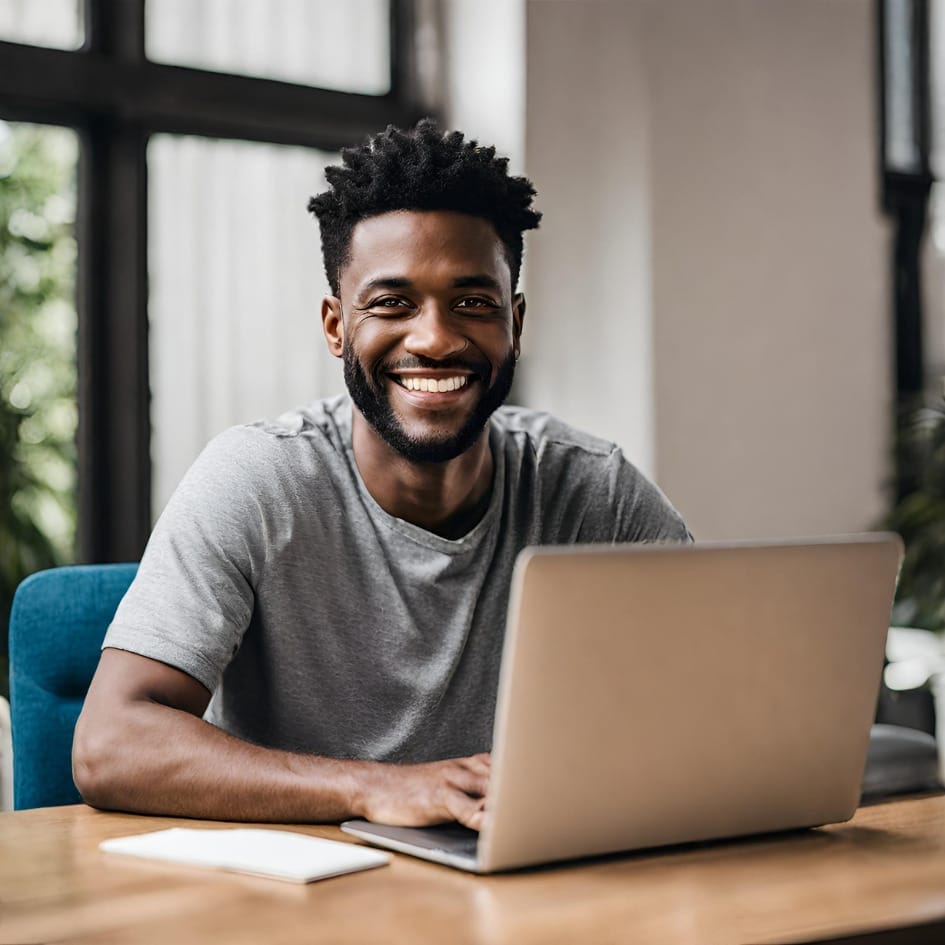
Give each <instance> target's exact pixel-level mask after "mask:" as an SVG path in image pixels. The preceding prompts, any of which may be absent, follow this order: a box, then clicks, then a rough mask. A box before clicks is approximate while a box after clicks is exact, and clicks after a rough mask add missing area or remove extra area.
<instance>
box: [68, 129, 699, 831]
mask: <svg viewBox="0 0 945 945" xmlns="http://www.w3.org/2000/svg"><path fill="white" fill-rule="evenodd" d="M343 159H344V163H343V165H342V166H339V167H334V168H329V169H328V172H327V177H328V181H329V183H330V185H331V189H330V190H329V191H328V192H327V193H324V194H321V195H320V196H318V197H316V198H313V200H312V201H311V203H310V209H311V210H313V212H314V213H315V214H316V215H317V217H318V220H319V223H320V226H321V232H322V245H323V252H324V257H325V267H326V271H327V275H328V280H329V283H330V286H331V292H332V294H331V295H330V296H328V297H327V298H326V299H325V300H324V301H323V303H322V322H323V327H324V333H325V337H326V339H327V343H328V346H329V349H330V350H331V352H332V353H333V354H334V355H335V356H336V357H339V358H341V359H342V360H343V363H344V376H345V382H346V384H347V388H348V392H349V394H350V401H349V400H348V399H347V398H336V399H333V400H328V401H324V402H319V403H315V404H312V405H310V406H309V407H307V408H305V409H303V410H299V411H296V412H293V413H290V414H286V415H284V416H283V417H281V418H280V419H279V420H277V421H275V422H271V423H257V424H252V425H249V426H243V427H237V428H234V429H232V430H229V431H227V432H226V433H224V434H222V435H221V436H220V437H218V438H216V439H215V440H214V441H213V442H212V443H211V444H210V445H209V446H208V448H207V449H206V450H205V451H204V453H203V454H202V455H201V457H200V458H199V459H198V460H197V462H196V463H195V464H194V466H193V468H192V469H191V470H190V472H189V473H188V474H187V476H186V477H185V479H184V481H183V482H182V484H181V485H180V487H179V489H178V491H177V492H176V494H175V495H174V497H173V498H172V500H171V502H170V503H169V504H168V507H167V509H166V510H165V512H164V514H163V515H162V516H161V519H160V521H159V522H158V524H157V525H156V527H155V530H154V534H153V536H152V538H151V541H150V543H149V545H148V548H147V551H146V552H145V555H144V557H143V559H142V562H141V568H140V571H139V575H138V577H137V579H136V581H135V582H134V584H133V586H132V587H131V589H130V590H129V592H128V595H127V596H126V598H125V600H124V601H123V602H122V604H121V606H120V608H119V610H118V613H117V614H116V616H115V620H114V622H113V624H112V626H111V627H110V629H109V632H108V635H107V637H106V639H105V644H104V649H103V653H102V658H101V663H100V666H99V669H98V672H97V673H96V676H95V679H94V681H93V683H92V686H91V689H90V691H89V694H88V698H87V700H86V703H85V708H84V710H83V713H82V716H81V718H80V720H79V724H78V726H77V729H76V738H75V746H74V759H73V760H74V772H75V778H76V783H77V785H78V786H79V789H80V791H81V792H82V794H83V796H84V797H85V799H86V800H87V801H88V802H89V803H91V804H94V805H96V806H100V807H106V808H121V809H126V810H136V811H143V812H153V813H164V814H180V815H188V816H194V817H216V818H223V819H227V820H242V819H245V820H254V821H264V820H274V821H331V820H338V819H342V818H345V817H349V816H361V817H367V818H368V819H371V820H375V821H380V822H386V823H391V824H402V825H424V824H431V823H437V822H442V821H447V820H457V821H460V822H461V823H464V824H466V825H468V826H470V827H473V828H475V829H478V827H479V825H480V822H481V818H482V811H483V805H484V803H485V798H486V791H487V785H488V779H489V754H488V752H489V750H490V747H491V736H492V720H493V712H494V708H495V699H496V687H497V681H498V670H499V657H500V652H501V642H502V635H503V631H504V624H505V614H506V607H507V602H508V594H509V584H510V579H511V572H512V566H513V563H514V561H515V557H516V555H517V554H518V552H519V551H520V550H521V549H522V548H524V547H525V546H526V545H534V544H568V543H575V542H614V541H653V540H687V539H688V533H687V531H686V528H685V526H684V525H683V523H682V521H681V519H680V518H679V516H678V515H677V514H676V512H675V511H674V510H673V509H672V507H671V506H670V505H669V503H668V502H667V501H666V500H665V498H664V497H663V496H662V494H661V493H660V492H659V490H658V489H657V488H656V487H655V486H653V485H652V484H650V483H649V482H648V481H647V480H646V479H645V478H644V477H643V476H642V475H641V474H640V473H638V472H637V471H636V470H635V469H634V468H633V467H632V466H631V465H630V464H629V463H627V461H626V460H625V459H624V458H623V456H622V454H621V452H620V450H619V449H617V448H616V447H615V446H613V445H612V444H610V443H605V442H603V441H601V440H598V439H595V438H593V437H590V436H587V435H585V434H582V433H579V432H578V431H576V430H573V429H571V428H570V427H568V426H566V425H564V424H562V423H560V422H558V421H556V420H554V419H553V418H551V417H548V416H547V415H543V414H539V413H536V412H533V411H528V410H521V409H512V408H502V407H500V405H501V404H502V402H503V401H504V400H505V398H506V395H507V394H508V392H509V389H510V387H511V384H512V378H513V375H514V372H515V362H516V360H517V359H518V355H519V347H520V339H521V333H522V325H523V321H524V317H525V300H524V298H523V297H522V295H521V294H516V293H515V288H516V283H517V279H518V274H519V268H520V265H521V259H522V242H523V240H522V233H523V231H524V230H526V229H532V228H534V227H536V226H537V225H538V221H539V218H540V217H539V214H538V213H537V212H535V211H534V210H533V209H531V202H532V197H533V195H534V189H533V188H532V186H531V184H530V183H529V182H528V181H527V180H525V179H524V178H521V177H509V176H508V173H507V161H506V160H505V159H500V158H496V156H495V150H494V149H493V148H481V147H478V146H477V145H476V143H475V142H474V141H466V140H464V138H463V136H462V134H460V133H458V132H453V133H451V134H446V135H444V134H442V133H441V132H440V131H438V130H437V128H436V126H435V124H433V123H432V122H429V121H424V122H421V123H420V124H419V125H418V126H417V127H416V128H414V129H412V130H410V131H407V132H403V131H399V130H397V129H393V128H389V129H388V130H387V131H386V132H384V133H383V134H379V135H376V136H374V137H373V138H372V139H370V140H369V141H368V142H366V143H365V144H364V145H363V146H361V147H358V148H354V149H351V150H348V151H346V152H345V153H344V155H343ZM575 324H576V325H578V324H579V316H576V318H575Z"/></svg>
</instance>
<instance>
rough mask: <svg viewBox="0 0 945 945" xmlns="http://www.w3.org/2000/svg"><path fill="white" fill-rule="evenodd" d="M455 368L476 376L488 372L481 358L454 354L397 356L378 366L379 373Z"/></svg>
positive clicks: (479, 376) (481, 376)
mask: <svg viewBox="0 0 945 945" xmlns="http://www.w3.org/2000/svg"><path fill="white" fill-rule="evenodd" d="M450 368H455V369H457V370H460V371H470V372H471V373H473V374H475V375H476V376H477V377H478V378H480V379H481V378H483V377H484V376H486V375H487V374H488V373H489V370H488V365H487V364H486V363H485V361H483V360H470V359H468V358H459V357H456V356H455V355H454V356H453V357H449V358H443V359H442V360H439V361H438V360H436V359H434V358H425V357H423V356H422V355H413V356H411V357H406V358H398V359H397V360H396V361H388V362H386V363H384V364H382V365H380V366H379V367H378V373H379V374H399V373H400V372H401V371H422V370H424V369H431V370H440V371H442V370H444V369H446V370H449V369H450Z"/></svg>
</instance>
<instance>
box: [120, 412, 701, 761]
mask: <svg viewBox="0 0 945 945" xmlns="http://www.w3.org/2000/svg"><path fill="white" fill-rule="evenodd" d="M489 436H490V443H491V447H492V452H493V456H494V459H495V473H494V478H493V488H492V494H491V499H490V502H489V506H488V509H487V511H486V512H485V514H484V516H483V518H482V519H481V521H480V522H479V523H478V524H477V525H476V526H475V527H474V528H473V529H472V530H471V531H470V532H469V533H468V534H466V535H465V536H464V537H462V538H459V539H457V540H455V541H454V540H449V539H446V538H441V537H439V536H438V535H435V534H432V533H431V532H428V531H426V530H424V529H422V528H419V527H417V526H415V525H412V524H410V523H409V522H406V521H403V520H402V519H398V518H395V517H393V516H392V515H389V514H388V513H387V512H385V511H384V510H383V509H382V508H381V507H380V506H379V505H378V504H377V503H376V502H375V501H374V499H373V498H372V497H371V495H370V493H369V492H368V490H367V488H366V487H365V485H364V483H363V481H362V480H361V477H360V475H359V473H358V471H357V467H356V465H355V462H354V457H353V454H352V452H351V404H350V401H349V400H348V399H347V398H335V399H332V400H326V401H320V402H317V403H314V404H312V405H310V406H308V407H306V408H304V409H301V410H298V411H295V412H291V413H288V414H285V415H283V416H282V417H280V418H279V419H278V420H277V421H274V422H260V423H255V424H251V425H248V426H240V427H234V428H233V429H231V430H228V431H227V432H225V433H223V434H221V435H220V436H218V437H217V438H216V439H214V440H213V441H212V442H211V443H210V444H209V446H207V448H206V449H205V450H204V452H203V453H202V454H201V456H200V457H199V458H198V459H197V461H196V462H195V464H194V465H193V467H192V468H191V469H190V471H189V472H188V473H187V475H186V477H185V478H184V480H183V481H182V483H181V484H180V486H179V487H178V489H177V491H176V492H175V494H174V496H173V497H172V499H171V501H170V502H169V503H168V506H167V508H166V509H165V511H164V513H163V515H162V516H161V518H160V520H159V521H158V523H157V525H156V526H155V529H154V533H153V534H152V536H151V540H150V542H149V543H148V547H147V550H146V551H145V554H144V556H143V558H142V561H141V567H140V569H139V572H138V576H137V578H136V579H135V581H134V583H133V584H132V586H131V588H130V590H129V591H128V594H127V595H126V596H125V598H124V600H123V601H122V603H121V605H120V607H119V608H118V612H117V613H116V615H115V619H114V622H113V623H112V625H111V627H110V628H109V631H108V634H107V636H106V638H105V642H104V646H106V647H117V648H119V649H123V650H130V651H132V652H135V653H139V654H142V655H144V656H147V657H151V658H152V659H156V660H160V661H161V662H163V663H167V664H169V665H171V666H174V667H176V668H178V669H181V670H183V671H184V672H185V673H188V674H189V675H190V676H193V677H194V678H195V679H197V680H199V681H200V682H201V683H203V685H204V686H206V687H207V689H208V690H210V691H211V692H212V693H213V698H212V699H211V702H210V705H209V706H208V708H207V712H206V718H207V719H208V720H209V721H210V722H212V723H214V724H215V725H218V726H220V727H221V728H223V729H225V730H226V731H228V732H231V733H232V734H234V735H237V736H239V737H240V738H244V739H247V740H249V741H251V742H255V743H257V744H261V745H267V746H271V747H276V748H284V749H289V750H298V751H306V752H314V753H317V754H321V755H327V756H330V757H336V758H372V759H376V760H379V761H401V762H406V761H428V760H434V759H439V758H447V757H454V756H460V755H469V754H473V753H475V752H479V751H486V750H489V748H490V747H491V740H492V722H493V714H494V710H495V699H496V688H497V683H498V671H499V659H500V655H501V650H502V638H503V635H504V632H505V618H506V608H507V606H508V597H509V585H510V581H511V575H512V566H513V564H514V562H515V557H516V555H517V554H518V552H519V551H520V550H521V549H522V548H524V547H525V546H526V545H548V544H574V543H577V542H617V541H661V540H670V541H673V540H675V541H684V540H688V538H689V535H688V532H687V531H686V527H685V525H684V524H683V522H682V520H681V518H680V517H679V515H678V514H677V513H676V511H675V510H674V509H673V508H672V506H671V505H670V504H669V503H668V502H667V500H666V498H665V497H664V496H663V494H662V493H661V492H660V491H659V490H658V489H657V488H656V487H655V486H654V485H653V484H652V483H650V482H649V481H648V480H647V479H646V478H645V477H644V476H643V475H642V474H641V473H640V472H638V471H637V470H636V469H635V468H634V467H633V466H632V465H630V463H628V462H627V461H626V460H625V459H624V457H623V454H622V453H621V452H620V450H619V449H618V448H617V447H615V446H614V445H613V444H612V443H607V442H604V441H603V440H599V439H596V438H594V437H591V436H588V435H587V434H584V433H581V432H579V431H577V430H575V429H573V428H571V427H569V426H567V425H565V424H564V423H562V422H560V421H558V420H555V419H554V418H553V417H550V416H548V415H547V414H542V413H537V412H535V411H531V410H523V409H519V408H511V407H503V408H501V409H500V410H498V411H497V412H496V413H495V414H494V415H493V418H492V420H491V421H490V432H489Z"/></svg>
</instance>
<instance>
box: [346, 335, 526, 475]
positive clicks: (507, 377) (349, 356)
mask: <svg viewBox="0 0 945 945" xmlns="http://www.w3.org/2000/svg"><path fill="white" fill-rule="evenodd" d="M412 360H413V362H414V363H413V364H412V366H413V367H421V368H422V367H435V368H442V367H454V366H456V367H463V368H464V369H466V370H468V369H469V367H470V365H465V364H464V365H452V364H449V363H444V362H437V361H426V360H425V359H423V358H415V359H412ZM343 361H344V378H345V384H346V385H347V388H348V394H349V395H350V397H351V400H352V402H353V403H354V405H355V406H356V407H357V408H358V410H359V411H360V412H361V415H362V416H363V417H364V419H365V420H367V422H368V423H369V424H370V425H371V426H372V427H373V428H374V429H375V430H376V431H377V433H378V434H379V435H380V437H381V439H383V440H384V442H385V443H387V445H388V446H390V447H391V448H392V449H393V450H395V451H396V452H397V453H399V454H400V455H401V456H403V457H404V459H407V460H409V461H410V462H412V463H445V462H447V461H449V460H451V459H455V458H456V457H457V456H459V455H461V454H462V453H465V452H466V450H468V449H469V448H470V447H471V446H472V445H473V443H475V442H476V440H478V439H479V437H480V435H481V434H482V431H483V430H484V429H485V427H486V424H487V423H488V422H489V417H491V416H492V414H493V413H495V411H496V410H497V409H498V408H499V407H501V406H502V404H503V403H504V402H505V398H506V397H508V395H509V391H510V390H511V389H512V381H513V380H514V378H515V355H514V353H513V352H511V351H510V352H509V354H508V357H507V358H505V360H504V361H502V363H501V364H500V365H499V369H498V371H497V372H496V378H495V381H493V383H492V384H491V385H490V386H489V387H486V388H485V389H484V390H483V391H482V393H481V394H480V396H479V399H478V401H476V404H475V406H474V407H473V409H472V411H471V412H470V414H469V416H468V417H467V418H466V420H465V421H464V422H463V425H462V426H461V427H460V428H459V430H458V431H456V432H455V433H448V434H445V435H443V436H436V435H432V436H428V437H424V438H420V437H415V436H411V434H410V433H408V432H407V430H406V429H404V426H403V424H402V423H401V422H400V420H399V419H398V417H397V414H396V413H394V408H393V407H392V406H391V402H390V397H389V396H388V393H387V389H386V387H385V386H384V384H383V383H382V382H380V381H379V380H378V377H374V378H369V377H368V375H367V373H366V372H365V370H364V368H363V367H362V366H361V362H360V361H359V360H358V359H357V357H356V356H355V354H354V353H353V351H352V345H350V344H347V345H345V347H344V353H343ZM403 366H404V365H401V367H403ZM474 370H475V374H476V378H477V380H476V381H475V383H479V384H483V383H484V382H483V373H484V372H483V371H481V370H476V369H475V368H474ZM383 373H385V371H384V370H383V368H381V369H379V370H378V371H377V372H376V374H377V376H380V375H381V374H383Z"/></svg>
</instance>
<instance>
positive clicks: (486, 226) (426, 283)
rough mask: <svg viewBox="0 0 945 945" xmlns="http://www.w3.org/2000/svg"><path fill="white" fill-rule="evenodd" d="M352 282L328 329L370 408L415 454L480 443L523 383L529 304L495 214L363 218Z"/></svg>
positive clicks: (334, 304)
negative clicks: (514, 286)
mask: <svg viewBox="0 0 945 945" xmlns="http://www.w3.org/2000/svg"><path fill="white" fill-rule="evenodd" d="M340 283H341V284H340V295H341V298H340V299H326V302H325V305H324V306H323V321H324V324H325V333H326V337H327V338H328V342H329V347H330V348H331V349H332V351H333V353H335V354H337V355H340V356H341V357H342V358H343V359H344V373H345V382H346V384H347V386H348V391H349V393H350V395H351V399H352V401H353V402H354V404H355V406H356V407H357V408H358V410H359V411H360V412H361V414H362V415H363V417H364V418H365V420H367V422H368V423H369V424H370V425H371V426H372V427H373V428H374V430H375V431H376V432H377V433H378V434H379V435H380V436H381V438H382V439H383V440H384V441H385V442H386V443H387V444H388V445H389V446H391V447H392V448H393V449H395V450H396V451H397V452H398V453H400V454H401V455H402V456H404V457H406V458H407V459H409V460H411V461H413V462H444V461H446V460H449V459H453V458H454V457H456V456H458V455H460V454H461V453H463V452H465V451H466V450H467V449H469V447H470V446H472V445H473V443H475V442H476V440H477V439H478V438H479V436H480V435H481V434H482V431H483V429H484V427H485V425H486V422H487V421H488V419H489V417H490V416H491V415H492V413H493V411H494V410H495V409H496V408H497V407H499V406H500V405H501V403H502V402H503V401H504V400H505V398H506V396H507V395H508V392H509V389H510V388H511V386H512V378H513V376H514V373H515V359H516V357H517V353H518V339H519V334H520V332H521V325H522V317H523V315H524V308H525V306H524V300H523V299H522V297H521V296H516V297H515V298H513V297H512V291H511V277H510V273H509V266H508V263H507V261H506V259H505V255H504V252H503V247H502V243H501V241H500V240H499V238H498V236H497V235H496V232H495V230H494V229H493V227H492V225H491V224H490V223H489V222H488V221H486V220H483V219H481V218H479V217H472V216H467V215H465V214H460V213H452V212H447V211H423V212H421V211H399V212H395V213H385V214H382V215H380V216H376V217H371V218H369V219H367V220H363V221H362V222H361V223H359V224H358V225H357V226H356V227H355V229H354V232H353V234H352V239H351V247H350V254H349V261H348V264H347V265H346V266H345V268H344V270H343V272H342V273H341V280H340Z"/></svg>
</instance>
